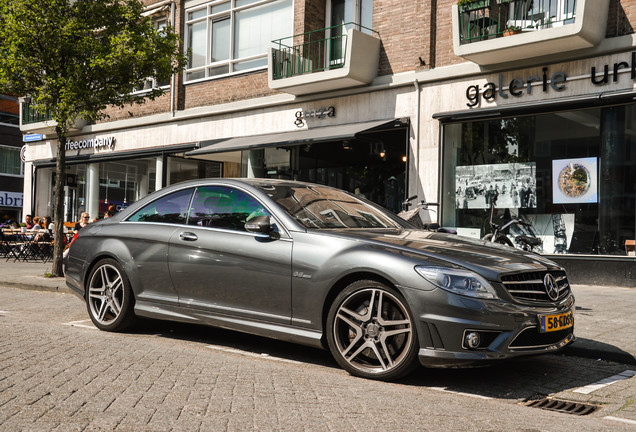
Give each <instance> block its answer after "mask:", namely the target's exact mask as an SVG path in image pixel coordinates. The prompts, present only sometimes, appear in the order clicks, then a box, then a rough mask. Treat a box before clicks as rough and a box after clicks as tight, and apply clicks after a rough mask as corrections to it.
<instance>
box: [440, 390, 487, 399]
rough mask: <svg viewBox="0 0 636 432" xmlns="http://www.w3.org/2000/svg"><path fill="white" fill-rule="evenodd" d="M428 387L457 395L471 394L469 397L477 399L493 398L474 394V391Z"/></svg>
mask: <svg viewBox="0 0 636 432" xmlns="http://www.w3.org/2000/svg"><path fill="white" fill-rule="evenodd" d="M427 388H428V389H430V390H435V391H441V392H444V393H451V394H456V395H459V396H469V397H472V398H476V399H483V400H490V399H492V398H491V397H489V396H482V395H478V394H474V393H465V392H458V391H453V390H448V389H445V388H444V387H427Z"/></svg>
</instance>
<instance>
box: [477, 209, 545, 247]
mask: <svg viewBox="0 0 636 432" xmlns="http://www.w3.org/2000/svg"><path fill="white" fill-rule="evenodd" d="M496 204H497V197H496V196H493V197H492V198H491V199H490V220H489V222H488V223H489V224H490V230H491V233H489V234H486V235H485V236H483V237H482V240H486V241H492V242H495V243H500V244H505V245H507V246H510V247H515V246H514V245H513V243H512V241H510V239H509V238H508V236H507V235H506V234H504V232H505V230H506V229H508V228H511V227H514V226H521V227H528V228H529V227H531V226H532V224H531V223H529V222H526V221H524V220H522V219H518V218H513V219H510V220H509V221H508V222H506V223H505V224H504V225H499V224H497V223H495V222H494V221H493V217H494V215H495V206H496ZM514 240H515V243H516V244H517V246H518V247H519V248H520V249H522V250H524V251H526V252H535V253H538V252H539V251H540V249H541V246H542V245H543V241H542V240H541V239H540V238H538V237H534V236H529V235H525V234H521V235H518V236H515V238H514Z"/></svg>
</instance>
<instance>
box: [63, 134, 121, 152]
mask: <svg viewBox="0 0 636 432" xmlns="http://www.w3.org/2000/svg"><path fill="white" fill-rule="evenodd" d="M114 145H115V137H106V138H89V139H85V140H80V141H70V140H69V141H67V142H66V150H82V149H87V148H93V149H95V150H101V149H103V148H107V149H108V150H112V148H113V146H114Z"/></svg>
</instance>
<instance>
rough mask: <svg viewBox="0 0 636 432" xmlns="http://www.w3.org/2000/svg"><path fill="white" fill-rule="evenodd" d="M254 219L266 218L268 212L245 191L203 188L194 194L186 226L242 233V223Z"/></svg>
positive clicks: (223, 187)
mask: <svg viewBox="0 0 636 432" xmlns="http://www.w3.org/2000/svg"><path fill="white" fill-rule="evenodd" d="M255 216H269V212H268V211H267V210H265V208H263V206H262V205H261V204H260V203H259V202H258V201H257V200H256V199H254V198H252V197H251V196H249V195H248V194H246V193H245V192H243V191H240V190H237V189H233V188H231V187H226V186H205V187H200V188H198V189H197V191H196V192H195V194H194V199H193V200H192V208H191V209H190V217H189V218H188V225H197V226H202V227H212V228H223V229H230V230H235V231H245V222H246V221H248V220H250V219H251V218H253V217H255Z"/></svg>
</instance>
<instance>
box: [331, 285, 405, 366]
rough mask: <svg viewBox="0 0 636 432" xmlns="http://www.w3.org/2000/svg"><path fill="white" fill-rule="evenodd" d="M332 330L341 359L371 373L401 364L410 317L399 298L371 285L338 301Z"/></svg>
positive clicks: (403, 358) (403, 357)
mask: <svg viewBox="0 0 636 432" xmlns="http://www.w3.org/2000/svg"><path fill="white" fill-rule="evenodd" d="M332 331H333V335H334V340H335V343H336V346H337V349H338V351H339V353H340V355H341V356H342V357H343V358H344V360H345V361H346V362H347V363H349V364H350V365H351V366H352V367H353V368H355V369H357V370H359V371H360V372H365V373H372V374H379V373H384V372H388V371H390V370H392V369H395V368H397V367H398V366H399V365H400V364H402V362H404V360H405V359H406V357H407V356H408V353H409V349H410V347H411V345H412V338H413V328H412V324H411V319H410V316H409V313H408V311H407V310H406V307H405V306H404V304H403V303H402V301H400V300H399V299H398V298H397V297H395V296H394V295H393V294H391V293H389V292H387V291H385V290H382V289H374V288H368V289H364V290H360V291H357V292H355V293H353V294H351V295H350V296H348V297H347V298H346V299H345V300H344V301H343V302H342V303H341V304H340V306H339V308H338V311H337V313H336V316H335V319H334V323H333V329H332Z"/></svg>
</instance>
